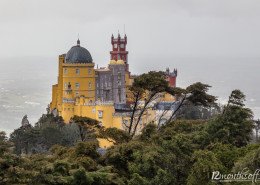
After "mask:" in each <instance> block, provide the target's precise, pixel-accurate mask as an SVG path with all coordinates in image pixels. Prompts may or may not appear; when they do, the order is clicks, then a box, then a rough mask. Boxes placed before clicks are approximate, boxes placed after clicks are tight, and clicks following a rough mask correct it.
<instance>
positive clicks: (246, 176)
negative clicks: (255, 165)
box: [211, 168, 260, 183]
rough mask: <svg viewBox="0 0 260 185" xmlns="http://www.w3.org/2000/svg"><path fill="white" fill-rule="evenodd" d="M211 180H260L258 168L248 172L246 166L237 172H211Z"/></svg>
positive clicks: (254, 181)
mask: <svg viewBox="0 0 260 185" xmlns="http://www.w3.org/2000/svg"><path fill="white" fill-rule="evenodd" d="M211 180H212V181H215V182H253V183H256V182H260V169H256V170H255V172H254V173H249V169H248V168H244V169H243V170H242V171H239V172H237V173H229V174H221V173H220V171H214V172H212V177H211Z"/></svg>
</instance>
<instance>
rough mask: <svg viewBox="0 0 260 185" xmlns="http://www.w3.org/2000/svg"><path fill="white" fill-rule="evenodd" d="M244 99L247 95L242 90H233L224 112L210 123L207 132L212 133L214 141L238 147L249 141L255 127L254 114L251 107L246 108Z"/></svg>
mask: <svg viewBox="0 0 260 185" xmlns="http://www.w3.org/2000/svg"><path fill="white" fill-rule="evenodd" d="M244 100H245V95H244V94H243V93H242V92H241V91H239V90H234V91H232V93H231V95H230V97H229V100H228V104H227V106H225V107H224V111H223V114H222V115H218V116H217V117H216V119H214V120H212V121H211V122H210V123H209V124H208V127H207V132H208V133H209V134H210V135H211V140H212V141H214V142H222V143H224V144H232V145H235V146H237V147H242V146H245V145H247V144H248V143H249V141H250V140H251V132H252V129H253V128H254V125H253V121H252V117H253V114H252V111H251V110H250V109H248V108H244V103H243V101H244Z"/></svg>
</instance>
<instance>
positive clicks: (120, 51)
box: [110, 33, 129, 72]
mask: <svg viewBox="0 0 260 185" xmlns="http://www.w3.org/2000/svg"><path fill="white" fill-rule="evenodd" d="M111 44H112V51H110V58H111V60H115V61H119V60H123V61H124V63H125V64H126V65H125V71H126V72H129V65H128V51H126V45H127V37H126V35H125V36H124V37H121V36H120V34H119V33H118V36H117V38H114V35H113V34H112V36H111ZM120 63H121V62H120Z"/></svg>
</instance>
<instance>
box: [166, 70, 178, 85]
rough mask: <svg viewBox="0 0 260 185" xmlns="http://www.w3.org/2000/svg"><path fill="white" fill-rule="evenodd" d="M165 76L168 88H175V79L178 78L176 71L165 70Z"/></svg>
mask: <svg viewBox="0 0 260 185" xmlns="http://www.w3.org/2000/svg"><path fill="white" fill-rule="evenodd" d="M166 74H167V76H168V77H167V78H166V80H167V81H168V82H169V86H170V87H176V78H177V76H178V71H177V69H174V70H173V72H170V69H169V68H166Z"/></svg>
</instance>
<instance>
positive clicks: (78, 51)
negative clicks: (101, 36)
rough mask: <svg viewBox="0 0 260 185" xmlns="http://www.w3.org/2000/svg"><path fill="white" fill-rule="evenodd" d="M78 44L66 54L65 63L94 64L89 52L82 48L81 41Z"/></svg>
mask: <svg viewBox="0 0 260 185" xmlns="http://www.w3.org/2000/svg"><path fill="white" fill-rule="evenodd" d="M77 43H78V44H77V45H76V46H73V47H72V48H71V49H70V50H69V51H68V53H67V54H66V57H65V61H64V63H92V61H93V60H92V57H91V55H90V53H89V51H88V50H87V49H86V48H83V47H81V46H80V42H79V40H78V42H77Z"/></svg>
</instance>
